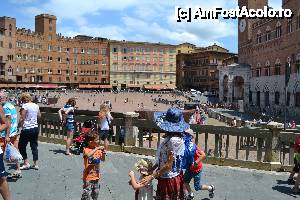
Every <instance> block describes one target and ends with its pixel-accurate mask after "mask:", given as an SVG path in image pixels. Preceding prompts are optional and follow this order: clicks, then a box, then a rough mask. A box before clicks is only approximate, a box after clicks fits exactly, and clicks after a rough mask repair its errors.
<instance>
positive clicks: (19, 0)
mask: <svg viewBox="0 0 300 200" xmlns="http://www.w3.org/2000/svg"><path fill="white" fill-rule="evenodd" d="M9 2H10V3H13V4H19V5H25V4H30V3H35V2H36V0H9Z"/></svg>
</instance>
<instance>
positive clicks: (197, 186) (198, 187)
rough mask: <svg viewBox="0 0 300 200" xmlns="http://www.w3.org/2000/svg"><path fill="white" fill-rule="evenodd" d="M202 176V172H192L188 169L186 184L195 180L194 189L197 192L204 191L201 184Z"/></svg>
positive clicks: (185, 174) (185, 178)
mask: <svg viewBox="0 0 300 200" xmlns="http://www.w3.org/2000/svg"><path fill="white" fill-rule="evenodd" d="M201 176H202V170H200V171H199V172H196V173H194V172H192V171H191V170H190V169H187V170H186V171H185V173H184V178H183V179H184V183H188V184H189V183H190V182H191V180H192V179H193V178H194V188H195V190H196V191H199V190H201V189H202V184H201Z"/></svg>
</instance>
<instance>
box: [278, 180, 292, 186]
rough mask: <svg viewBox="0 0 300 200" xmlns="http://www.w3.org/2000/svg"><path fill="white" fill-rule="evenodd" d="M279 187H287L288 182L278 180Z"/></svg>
mask: <svg viewBox="0 0 300 200" xmlns="http://www.w3.org/2000/svg"><path fill="white" fill-rule="evenodd" d="M276 181H277V184H278V185H287V184H288V182H287V181H284V180H276ZM289 185H290V184H289Z"/></svg>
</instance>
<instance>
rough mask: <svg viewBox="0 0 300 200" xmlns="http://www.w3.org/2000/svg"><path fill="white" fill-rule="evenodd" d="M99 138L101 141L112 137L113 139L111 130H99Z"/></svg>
mask: <svg viewBox="0 0 300 200" xmlns="http://www.w3.org/2000/svg"><path fill="white" fill-rule="evenodd" d="M99 137H100V138H101V140H103V141H104V140H105V139H107V140H109V139H110V137H111V134H110V130H99Z"/></svg>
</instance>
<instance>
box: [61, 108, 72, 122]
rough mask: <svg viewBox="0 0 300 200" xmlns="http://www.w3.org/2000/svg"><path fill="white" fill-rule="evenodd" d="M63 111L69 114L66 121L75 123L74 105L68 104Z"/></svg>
mask: <svg viewBox="0 0 300 200" xmlns="http://www.w3.org/2000/svg"><path fill="white" fill-rule="evenodd" d="M63 111H64V112H65V113H68V114H67V117H66V123H74V107H73V106H71V105H69V104H66V105H65V106H64V108H63Z"/></svg>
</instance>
